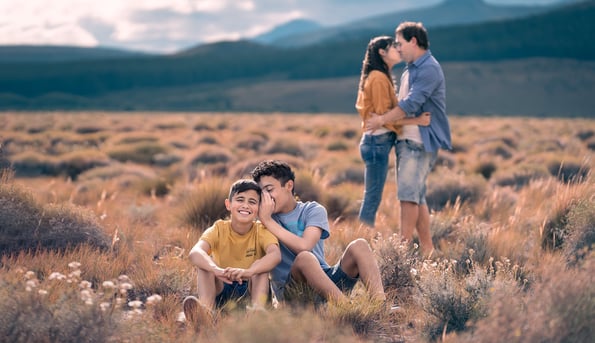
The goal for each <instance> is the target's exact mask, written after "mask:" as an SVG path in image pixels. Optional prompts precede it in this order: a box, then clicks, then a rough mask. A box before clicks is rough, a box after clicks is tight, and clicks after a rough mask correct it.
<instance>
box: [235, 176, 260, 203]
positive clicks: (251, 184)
mask: <svg viewBox="0 0 595 343" xmlns="http://www.w3.org/2000/svg"><path fill="white" fill-rule="evenodd" d="M249 190H254V191H256V193H258V198H259V199H260V196H261V194H262V190H261V189H260V186H258V184H257V183H256V182H255V181H254V180H250V179H240V180H238V181H236V182H234V183H233V185H231V187H230V188H229V200H230V201H231V199H232V198H233V197H234V195H236V194H238V193H244V192H246V191H249Z"/></svg>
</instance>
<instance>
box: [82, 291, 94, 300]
mask: <svg viewBox="0 0 595 343" xmlns="http://www.w3.org/2000/svg"><path fill="white" fill-rule="evenodd" d="M91 298H92V294H91V291H90V290H88V289H83V290H82V291H81V300H83V301H85V302H86V301H87V300H89V299H91Z"/></svg>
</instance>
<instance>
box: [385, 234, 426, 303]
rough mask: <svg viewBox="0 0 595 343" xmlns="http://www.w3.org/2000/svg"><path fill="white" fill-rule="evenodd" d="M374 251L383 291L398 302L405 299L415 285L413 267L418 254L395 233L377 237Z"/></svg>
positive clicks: (416, 261) (415, 264)
mask: <svg viewBox="0 0 595 343" xmlns="http://www.w3.org/2000/svg"><path fill="white" fill-rule="evenodd" d="M375 252H376V256H377V258H378V268H379V269H380V275H381V276H382V284H383V285H384V290H385V292H386V293H387V294H388V295H389V298H395V299H397V301H398V302H401V303H402V302H404V301H406V299H408V298H409V297H411V295H412V294H413V292H414V290H415V288H416V286H417V285H416V282H415V278H414V275H415V274H416V273H417V271H416V270H415V268H417V263H418V259H419V256H418V255H417V254H416V253H415V250H411V249H409V247H408V246H407V245H406V244H404V243H403V242H402V241H401V236H400V235H397V234H393V235H390V236H389V237H386V238H384V237H379V238H378V239H377V241H376V243H375ZM412 273H413V274H412Z"/></svg>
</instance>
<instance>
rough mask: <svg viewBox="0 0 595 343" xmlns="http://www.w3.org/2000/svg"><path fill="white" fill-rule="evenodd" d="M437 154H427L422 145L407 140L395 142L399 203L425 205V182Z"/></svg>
mask: <svg viewBox="0 0 595 343" xmlns="http://www.w3.org/2000/svg"><path fill="white" fill-rule="evenodd" d="M437 157H438V152H436V151H434V152H427V151H425V149H424V146H423V144H421V143H417V142H414V141H412V140H409V139H405V140H400V141H398V142H397V186H398V192H397V193H398V194H397V195H398V197H399V200H400V201H408V202H413V203H416V204H418V205H425V204H427V202H426V180H427V178H428V175H429V174H430V171H431V170H432V168H433V167H434V164H435V163H436V158H437Z"/></svg>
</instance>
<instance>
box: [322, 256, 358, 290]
mask: <svg viewBox="0 0 595 343" xmlns="http://www.w3.org/2000/svg"><path fill="white" fill-rule="evenodd" d="M322 270H324V272H325V273H326V275H327V276H328V277H329V278H330V279H331V281H333V283H334V284H335V285H337V287H338V288H339V289H340V290H341V291H343V292H345V291H350V290H352V289H353V287H355V284H356V283H357V280H358V277H354V278H353V277H351V276H349V275H347V274H345V272H344V271H343V269H341V267H340V265H339V262H337V264H335V265H334V266H331V267H328V268H323V269H322Z"/></svg>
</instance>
